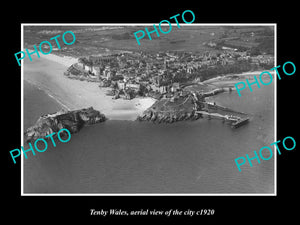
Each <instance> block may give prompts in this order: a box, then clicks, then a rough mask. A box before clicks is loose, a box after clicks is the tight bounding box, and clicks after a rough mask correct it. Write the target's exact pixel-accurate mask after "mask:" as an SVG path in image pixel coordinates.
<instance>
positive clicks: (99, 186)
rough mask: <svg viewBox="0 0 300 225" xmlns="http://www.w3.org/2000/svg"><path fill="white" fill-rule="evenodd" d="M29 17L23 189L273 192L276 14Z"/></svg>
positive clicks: (25, 44)
mask: <svg viewBox="0 0 300 225" xmlns="http://www.w3.org/2000/svg"><path fill="white" fill-rule="evenodd" d="M186 14H187V13H186ZM22 28H23V29H22V31H23V33H22V36H23V49H26V53H25V54H23V53H20V54H19V55H18V57H19V58H21V57H22V56H23V55H25V57H24V59H19V61H20V62H21V63H22V72H23V106H24V111H23V112H24V114H23V125H24V131H23V132H24V149H25V150H26V149H30V145H29V144H31V146H32V148H33V149H34V150H35V155H33V153H32V151H28V152H26V156H27V158H25V157H24V156H25V155H24V156H22V157H23V160H22V163H23V168H22V169H23V194H24V195H27V194H139V195H144V194H145V195H147V194H159V195H163V194H166V195H169V194H171V195H172V194H174V195H175V194H180V195H185V194H200V195H201V194H203V195H206V194H219V195H226V194H275V191H276V190H275V182H276V180H275V176H274V174H275V173H276V163H275V162H274V158H275V157H272V154H273V153H272V151H271V152H268V150H264V151H262V152H261V156H259V155H258V158H255V154H254V152H253V151H254V150H256V152H257V154H259V150H260V148H262V147H263V146H270V144H271V143H273V142H275V117H274V116H275V113H274V112H275V104H274V102H275V100H276V99H275V94H274V92H275V87H274V82H275V81H274V80H276V79H274V76H276V74H275V73H274V72H275V71H270V68H273V67H275V61H274V60H275V57H274V55H275V53H276V51H275V45H274V43H275V41H276V35H275V34H276V26H275V24H193V23H191V24H185V23H182V24H180V26H178V25H177V24H176V23H172V24H168V23H166V22H165V23H162V24H156V25H154V24H97V25H91V24H63V25H61V24H22ZM168 30H169V31H170V30H171V32H169V33H168V34H165V33H166V32H167V31H168ZM151 31H152V32H151ZM143 34H144V38H141V37H142V36H143ZM135 37H136V38H135ZM150 38H151V40H150ZM36 49H38V50H37V51H36V52H35V50H36ZM38 53H39V54H38ZM19 61H18V62H19ZM263 71H270V72H269V73H266V74H265V75H263V76H261V75H260V74H261V73H262V72H263ZM275 78H276V77H275ZM246 80H247V82H246ZM239 82H240V84H239V85H238V86H235V84H238V83H239ZM62 128H66V129H68V130H69V132H70V135H69V139H70V140H69V141H68V142H63V143H62V142H61V141H60V140H59V139H60V138H59V137H57V136H58V133H59V132H58V131H59V130H60V129H62ZM53 133H55V134H53ZM61 133H62V132H61ZM61 133H59V134H61ZM51 134H53V135H51ZM65 134H66V133H65ZM47 135H48V136H47ZM46 136H47V137H46ZM67 136H68V135H67ZM45 137H46V138H45ZM41 138H44V139H46V140H47V141H46V140H44V141H43V140H39V141H36V140H38V139H41ZM52 138H53V139H52ZM58 138H59V139H58ZM66 138H67V137H65V138H64V139H66ZM51 139H52V140H51ZM61 139H63V138H61ZM53 142H54V143H53ZM272 148H273V147H272ZM36 149H37V150H36ZM270 149H271V147H270ZM39 150H41V151H39ZM246 154H247V155H248V156H249V159H247V157H246ZM253 157H254V158H253ZM261 157H264V158H268V157H270V158H269V160H263V159H261ZM251 158H252V159H251ZM235 159H237V160H235Z"/></svg>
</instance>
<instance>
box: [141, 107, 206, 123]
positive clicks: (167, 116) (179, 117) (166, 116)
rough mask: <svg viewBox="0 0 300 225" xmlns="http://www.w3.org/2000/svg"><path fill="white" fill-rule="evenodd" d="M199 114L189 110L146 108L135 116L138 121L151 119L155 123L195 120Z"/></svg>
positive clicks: (199, 116)
mask: <svg viewBox="0 0 300 225" xmlns="http://www.w3.org/2000/svg"><path fill="white" fill-rule="evenodd" d="M199 118H201V114H198V113H194V112H193V111H191V112H163V111H154V110H147V111H145V112H144V113H143V114H142V115H141V116H139V117H138V118H137V120H138V121H152V122H156V123H173V122H177V121H183V120H197V119H199Z"/></svg>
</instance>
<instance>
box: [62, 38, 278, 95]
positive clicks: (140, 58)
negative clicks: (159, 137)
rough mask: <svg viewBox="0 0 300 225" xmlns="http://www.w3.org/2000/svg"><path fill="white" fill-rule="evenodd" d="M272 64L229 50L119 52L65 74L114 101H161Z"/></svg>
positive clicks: (84, 61)
mask: <svg viewBox="0 0 300 225" xmlns="http://www.w3.org/2000/svg"><path fill="white" fill-rule="evenodd" d="M208 44H212V43H208ZM273 63H274V57H273V55H268V54H261V55H254V56H252V55H251V54H250V53H249V51H237V49H233V48H229V47H222V49H221V50H220V51H205V52H203V53H191V52H179V51H173V52H172V51H168V52H157V53H153V52H132V51H120V52H118V53H114V54H106V55H101V56H88V57H82V58H79V59H78V62H77V63H75V64H73V65H71V66H70V67H69V68H68V69H67V71H66V72H65V73H64V74H65V75H66V76H67V77H68V78H70V79H79V80H87V81H92V82H99V87H100V88H101V87H111V90H109V91H108V92H107V95H111V96H113V98H114V99H117V98H123V99H128V100H130V99H132V98H134V97H136V96H149V97H153V98H155V99H160V98H162V97H163V96H169V97H172V93H175V92H177V91H179V90H181V89H182V87H184V86H187V85H189V84H194V83H201V82H203V81H204V80H207V79H210V78H213V77H216V76H219V75H226V74H233V73H241V72H246V71H250V70H258V69H263V68H270V67H273Z"/></svg>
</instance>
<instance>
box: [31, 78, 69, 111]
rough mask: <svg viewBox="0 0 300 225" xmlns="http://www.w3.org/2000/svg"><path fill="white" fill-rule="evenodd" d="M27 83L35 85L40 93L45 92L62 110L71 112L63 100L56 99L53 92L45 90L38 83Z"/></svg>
mask: <svg viewBox="0 0 300 225" xmlns="http://www.w3.org/2000/svg"><path fill="white" fill-rule="evenodd" d="M26 82H28V83H30V84H31V85H33V86H34V87H35V88H37V89H39V90H40V91H43V92H44V93H45V94H46V95H48V96H49V97H50V98H52V99H53V100H54V101H56V102H57V103H58V104H59V105H60V106H61V107H62V108H64V109H66V110H68V111H70V110H71V109H70V108H69V107H68V106H67V105H66V104H64V103H63V102H62V101H61V100H59V99H58V98H57V97H55V96H54V94H53V93H52V92H51V91H49V90H47V89H45V88H43V87H42V86H41V85H38V84H37V83H34V82H32V81H30V80H26Z"/></svg>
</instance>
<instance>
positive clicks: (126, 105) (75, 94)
mask: <svg viewBox="0 0 300 225" xmlns="http://www.w3.org/2000/svg"><path fill="white" fill-rule="evenodd" d="M75 62H77V58H72V57H66V56H58V55H54V54H49V55H46V56H44V55H41V57H40V58H38V57H37V56H32V61H29V59H28V58H25V59H24V62H23V65H22V66H23V67H24V68H23V69H24V74H23V75H24V77H23V78H24V80H26V81H27V82H29V83H30V84H32V85H34V86H35V87H37V88H38V89H40V90H43V91H44V92H45V93H46V94H47V95H48V96H49V97H51V98H53V99H55V100H56V101H57V102H58V103H59V104H60V105H61V107H62V108H64V109H67V110H76V109H80V108H87V107H90V106H92V107H93V108H94V109H96V110H99V111H100V112H101V113H103V114H105V116H106V117H107V118H108V119H113V120H135V119H136V118H137V117H138V116H139V115H141V114H142V113H143V112H144V110H146V109H147V108H149V107H150V106H151V105H152V104H153V103H154V102H155V100H154V99H152V98H150V97H145V98H134V99H132V100H123V99H116V100H113V99H112V98H111V96H106V94H105V93H106V91H107V90H108V89H107V88H99V87H98V83H94V82H87V81H79V80H72V79H68V78H67V77H65V76H64V75H63V72H64V71H65V70H66V69H67V68H68V66H70V65H72V64H73V63H75Z"/></svg>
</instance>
